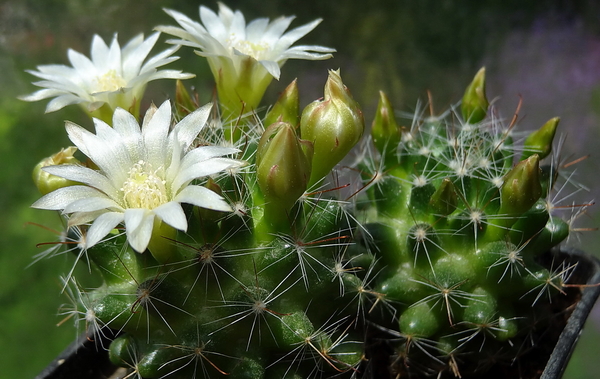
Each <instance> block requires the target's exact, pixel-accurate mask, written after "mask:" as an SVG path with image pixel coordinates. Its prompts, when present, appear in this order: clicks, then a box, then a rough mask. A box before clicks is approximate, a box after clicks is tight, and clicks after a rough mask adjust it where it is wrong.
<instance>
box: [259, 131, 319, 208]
mask: <svg viewBox="0 0 600 379" xmlns="http://www.w3.org/2000/svg"><path fill="white" fill-rule="evenodd" d="M312 156H313V147H312V143H310V142H308V141H304V140H301V139H299V138H298V136H297V135H296V132H295V130H294V127H293V125H291V124H289V123H286V122H277V123H275V124H273V125H271V126H269V127H268V128H267V130H265V132H264V134H263V136H262V137H261V139H260V142H259V144H258V149H257V152H256V169H257V177H258V185H259V186H260V189H261V191H262V193H263V195H264V199H265V202H266V204H267V205H268V207H269V208H270V209H278V210H279V211H278V212H279V213H281V214H285V212H287V211H289V210H290V209H291V208H292V207H293V206H294V204H295V203H296V201H297V200H298V199H299V198H300V196H302V194H303V193H304V191H305V190H306V188H307V186H308V180H309V178H310V171H311V161H312Z"/></svg>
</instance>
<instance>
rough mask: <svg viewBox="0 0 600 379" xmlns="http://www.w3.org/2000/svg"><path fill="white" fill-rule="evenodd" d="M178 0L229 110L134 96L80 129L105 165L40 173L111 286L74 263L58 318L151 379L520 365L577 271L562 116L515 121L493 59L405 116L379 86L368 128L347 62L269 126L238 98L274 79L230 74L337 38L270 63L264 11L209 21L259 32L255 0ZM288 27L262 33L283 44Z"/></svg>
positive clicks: (285, 101)
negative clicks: (94, 281) (537, 123)
mask: <svg viewBox="0 0 600 379" xmlns="http://www.w3.org/2000/svg"><path fill="white" fill-rule="evenodd" d="M168 13H169V14H170V15H171V16H173V17H174V18H175V19H176V20H177V21H178V23H180V25H181V26H182V27H184V29H185V30H184V29H179V28H175V27H164V26H163V27H160V28H159V29H160V30H161V31H163V32H166V33H169V34H173V35H175V36H177V37H179V38H181V40H176V41H173V42H174V43H181V44H184V45H185V44H187V45H191V46H194V47H198V48H201V49H202V53H201V55H206V56H208V57H209V58H210V59H211V68H212V69H213V72H214V73H215V76H216V79H217V81H218V83H219V86H218V88H217V89H218V95H219V99H220V100H221V99H223V101H224V103H218V104H214V105H207V106H200V105H199V104H196V102H195V101H194V100H193V96H190V94H189V93H188V92H187V90H186V88H185V86H184V85H183V84H182V83H181V82H178V83H177V95H176V97H175V99H176V100H175V103H174V104H171V103H170V102H165V103H163V104H162V105H160V106H159V107H155V106H152V107H150V108H149V110H148V111H147V112H146V115H145V117H144V118H143V121H142V126H141V127H140V125H139V123H138V122H137V120H136V118H137V115H135V114H133V115H132V114H131V113H129V112H128V111H127V110H124V109H121V108H117V109H116V110H115V111H114V113H113V114H112V118H110V119H106V118H105V119H104V121H101V120H98V119H95V120H94V126H95V133H91V132H89V131H86V130H85V129H84V128H82V127H80V126H77V125H74V124H72V123H67V127H66V129H67V132H68V134H69V137H70V139H71V141H72V142H73V143H74V144H75V145H76V147H77V148H78V149H79V151H80V152H81V153H83V155H85V156H86V157H87V158H88V160H87V161H86V160H85V159H83V158H82V159H81V160H80V161H78V160H76V159H75V158H73V157H72V155H73V153H74V151H75V148H74V147H71V148H69V150H68V151H69V154H70V157H69V159H63V160H61V159H54V160H50V162H52V163H50V164H54V166H49V163H41V164H40V165H38V167H36V170H35V180H36V184H37V185H38V187H40V188H45V190H44V197H42V198H41V199H40V200H38V201H37V202H36V203H35V204H34V207H37V208H42V209H51V210H58V211H61V213H62V214H63V215H65V217H66V219H67V221H68V222H67V230H66V231H65V238H67V239H70V240H73V241H75V242H76V247H75V248H72V249H71V250H72V251H73V252H74V253H75V255H76V257H77V261H78V262H82V261H86V262H89V265H90V273H91V274H93V275H96V276H98V277H100V278H101V279H102V284H101V285H99V286H98V287H97V288H94V289H84V288H83V287H82V285H80V284H79V283H78V280H77V278H76V277H75V275H74V274H73V271H71V272H70V273H68V274H67V275H66V276H64V277H63V283H64V289H65V291H66V292H67V293H68V294H70V296H69V297H70V298H71V299H72V302H73V304H71V307H65V308H64V309H63V311H64V313H65V315H67V316H71V317H73V318H74V320H75V322H76V323H77V324H82V323H83V324H85V329H86V332H87V334H88V337H89V338H90V339H94V338H96V337H97V335H98V334H99V333H103V330H104V328H106V327H108V328H111V329H113V330H115V331H117V332H119V334H120V335H119V337H117V338H116V339H115V340H114V341H112V343H111V344H110V346H106V348H107V349H108V350H109V354H110V359H111V360H112V362H113V363H114V364H116V365H118V366H122V367H125V368H127V369H128V370H129V372H130V374H129V375H130V376H132V377H133V376H135V377H140V378H162V377H172V378H204V377H206V378H208V377H211V378H215V377H221V376H224V375H227V376H228V377H231V378H283V377H286V378H308V377H329V376H333V377H347V378H359V377H368V375H371V376H373V375H375V376H376V377H383V376H384V375H387V376H389V377H404V375H408V376H410V377H415V376H419V375H423V376H437V377H469V376H470V375H473V374H477V375H479V374H481V373H482V372H485V370H486V369H488V368H489V367H493V365H494V364H499V365H517V364H518V362H519V359H520V358H521V357H522V356H524V354H526V353H527V352H528V351H529V350H530V349H532V348H533V347H534V346H535V345H536V344H537V343H538V338H540V336H541V335H543V334H544V332H545V331H546V330H547V329H548V328H550V327H552V326H553V325H554V324H553V322H554V320H555V319H554V317H553V314H554V311H553V310H554V308H553V307H554V306H555V304H556V303H557V302H558V300H557V298H558V297H559V296H561V294H565V283H566V282H567V280H568V279H569V277H570V275H571V274H572V272H573V270H574V266H572V265H568V264H566V263H564V262H562V261H552V260H550V261H548V260H547V259H546V258H544V257H546V253H547V252H548V251H550V250H551V249H552V248H553V247H555V246H557V245H559V244H560V243H561V242H562V241H564V240H565V239H566V238H567V237H568V236H569V232H570V229H572V226H571V223H572V221H574V219H576V218H577V216H578V215H579V214H581V213H582V212H584V211H585V208H586V206H587V205H582V206H577V207H574V208H573V209H574V211H573V212H575V213H574V215H573V216H571V218H567V219H566V220H564V219H562V218H561V216H560V214H559V211H560V210H561V209H562V208H561V207H560V205H559V204H557V201H556V200H555V199H556V197H558V196H560V197H562V196H563V194H562V193H561V192H562V191H563V188H564V186H566V185H570V184H571V183H570V182H569V180H565V179H564V178H565V177H567V178H568V176H565V173H564V172H563V169H562V166H561V164H560V163H561V162H560V160H559V157H558V153H556V152H553V150H552V146H553V139H554V135H555V131H556V127H557V125H558V119H556V118H554V119H551V120H550V121H549V122H548V123H547V124H545V125H544V126H542V127H541V128H540V129H539V130H537V131H534V132H533V133H529V134H522V133H519V132H517V131H516V128H515V125H516V123H515V121H516V119H513V121H512V122H511V123H510V124H508V125H505V124H504V123H503V122H502V121H501V119H499V118H498V116H497V114H496V113H495V112H494V109H493V107H491V106H490V105H489V103H488V101H487V98H486V95H485V71H484V70H481V71H480V72H479V73H478V74H477V75H476V77H475V79H474V80H473V82H472V83H471V84H470V85H469V86H468V87H467V90H466V92H465V95H464V97H463V99H462V106H461V107H460V108H459V107H456V108H455V107H453V108H451V109H449V110H448V111H447V112H444V113H442V114H441V115H435V114H429V115H426V114H424V113H423V112H420V111H417V112H416V113H415V114H413V115H412V116H411V118H409V119H408V123H409V125H410V126H408V127H404V126H401V125H403V123H402V122H399V120H398V119H396V116H395V112H394V110H393V109H392V106H391V103H390V101H389V99H388V98H387V96H386V95H385V94H383V93H382V94H381V98H380V103H379V106H378V108H377V111H376V114H375V115H374V117H373V119H374V121H373V124H372V127H371V129H370V131H371V133H370V134H368V133H365V124H364V120H363V114H362V111H361V109H360V106H359V105H358V103H357V102H356V101H355V100H354V99H353V98H352V95H351V94H350V91H349V90H348V89H347V88H346V87H345V85H344V84H343V82H342V79H341V74H340V71H339V70H338V71H330V72H329V78H328V80H327V82H326V84H325V89H324V97H323V99H321V100H316V101H315V102H313V103H311V104H309V105H308V106H306V107H305V108H304V110H302V111H300V107H299V104H298V98H299V96H298V88H297V86H296V82H293V83H292V84H291V85H290V86H289V87H288V88H287V89H286V90H285V91H284V93H283V94H282V96H281V98H280V99H279V100H278V102H277V103H276V104H274V105H273V107H272V108H271V109H270V110H269V112H268V113H267V114H266V115H264V118H262V119H263V120H267V121H266V123H265V124H263V122H261V118H260V117H259V116H260V113H258V112H254V113H252V114H250V116H248V114H244V113H243V112H244V110H243V108H244V107H243V106H242V107H241V109H240V107H239V106H238V105H236V107H235V110H234V111H232V109H231V108H232V107H233V104H234V103H235V102H236V100H235V99H233V98H234V95H233V94H235V96H240V99H239V100H240V101H241V102H242V103H243V102H244V101H245V98H244V96H250V98H249V99H248V101H249V103H248V104H251V105H252V106H251V109H249V110H250V111H255V109H254V107H256V104H258V101H257V98H258V99H259V100H260V98H261V97H262V93H263V91H264V88H263V87H265V86H266V84H265V86H263V85H261V86H259V87H260V88H258V89H256V91H255V92H253V88H254V87H253V85H252V82H250V84H248V83H246V82H244V81H243V80H242V79H243V75H242V74H243V72H245V71H242V74H240V73H237V74H236V75H238V74H239V75H241V76H239V77H238V76H236V75H233V74H231V73H229V74H227V71H226V70H224V71H221V70H220V69H218V67H216V66H217V65H218V64H224V65H226V67H227V69H228V70H232V69H234V68H237V69H239V68H240V66H239V65H242V66H243V65H247V66H243V67H245V70H259V71H260V72H261V75H263V76H264V77H263V76H261V78H262V79H261V83H267V84H268V82H269V81H270V79H271V78H272V77H278V73H279V68H280V67H281V65H282V64H283V61H285V59H288V58H297V57H305V58H311V59H323V58H326V57H328V55H327V54H320V53H329V52H331V51H332V50H331V49H328V48H323V47H315V46H311V47H300V46H299V47H298V49H296V50H294V51H292V49H293V48H291V49H289V50H287V51H286V52H285V54H283V55H282V57H283V58H281V59H279V60H278V59H275V58H273V59H267V58H271V57H270V56H267V55H265V56H263V57H259V56H258V55H255V53H256V52H257V51H263V50H260V49H265V48H266V46H267V45H268V43H267V42H268V41H270V40H269V39H267V38H265V39H264V40H252V39H251V37H252V38H256V32H257V30H254V29H257V28H258V26H257V25H258V24H259V23H256V24H250V25H254V27H253V28H254V29H253V32H254V34H252V36H250V34H248V37H247V38H248V39H247V40H244V41H241V42H240V41H237V42H236V43H237V45H236V46H237V47H235V46H234V47H231V46H229V47H228V48H229V49H230V50H228V54H229V53H230V52H231V51H234V52H235V54H233V55H225V54H221V55H219V54H220V53H218V52H215V51H208V50H210V49H211V48H214V49H216V48H215V47H214V46H213V45H214V44H217V43H223V41H219V40H218V39H216V38H213V37H212V36H210V33H211V32H213V31H214V30H211V27H212V28H215V25H217V24H218V23H219V22H224V21H223V20H225V21H227V22H229V23H238V26H240V25H242V26H245V25H244V20H243V16H241V19H240V15H241V14H240V13H239V12H235V13H234V12H232V11H231V10H230V9H229V8H227V7H226V6H224V5H223V4H220V13H219V15H218V16H217V15H216V14H214V13H213V12H212V11H210V10H208V9H207V8H204V7H201V12H200V13H201V17H202V20H203V23H204V27H206V29H205V28H204V27H203V26H201V25H200V24H197V23H195V22H193V21H191V20H190V19H188V18H187V17H185V16H183V15H180V14H179V13H177V12H175V11H168ZM219 20H220V21H219ZM240 20H241V21H240ZM282 20H284V21H282ZM290 21H291V19H280V20H277V21H275V22H274V23H273V24H269V25H271V27H272V29H268V28H267V24H268V21H265V20H261V21H260V25H261V27H262V29H265V28H266V29H265V33H267V34H268V33H279V34H278V35H277V36H276V37H280V36H281V34H282V33H283V30H284V29H285V27H287V25H288V24H289V22H290ZM227 22H225V24H224V25H225V26H228V27H230V26H231V25H229V24H227ZM240 23H241V24H240ZM193 25H196V29H195V32H196V33H199V35H201V36H202V37H203V38H204V39H201V38H199V37H198V36H194V35H193V32H194V31H193V30H191V29H193V27H192V26H193ZM219 25H221V24H219ZM250 25H248V28H250ZM273 25H276V27H275V26H273ZM198 26H199V28H198ZM282 26H285V27H283V28H282ZM315 26H316V23H311V24H308V25H307V26H305V27H300V28H298V29H295V30H293V31H291V32H289V33H290V34H292V35H291V36H289V35H288V34H286V35H287V36H288V38H287V39H286V38H285V37H286V35H284V36H283V37H282V39H284V40H285V43H283V42H282V43H283V44H284V45H285V46H284V48H285V49H287V48H288V47H289V46H290V45H291V43H293V42H294V41H295V40H296V39H298V38H299V37H301V36H302V35H304V34H306V33H307V32H308V31H310V30H311V29H312V28H314V27H315ZM238 29H239V28H238ZM258 29H260V28H258ZM262 29H261V30H262ZM275 29H277V31H275ZM271 37H273V36H271ZM211 38H212V39H211ZM240 38H241V37H240ZM186 40H191V41H192V42H188V43H186V42H185V41H186ZM292 40H293V41H292ZM290 41H291V42H290ZM259 42H260V43H259ZM261 43H263V44H262V45H261ZM259 45H260V46H259ZM240 46H243V47H244V48H245V50H239V51H238V50H236V49H241V47H240ZM257 46H258V47H257ZM221 47H222V46H221ZM259 47H260V49H258V48H259ZM267 47H268V46H267ZM253 48H255V49H258V50H252V49H253ZM306 50H312V52H307V51H306ZM207 51H208V52H207ZM219 51H220V50H219ZM170 52H171V50H169V53H170ZM256 54H258V53H256ZM240 57H241V58H240ZM265 57H266V58H265ZM238 58H239V62H238V61H236V59H238ZM261 59H263V60H261ZM274 65H276V66H277V67H276V68H277V69H276V70H275V66H274ZM213 66H215V67H216V68H215V67H213ZM263 71H264V72H263ZM274 72H275V73H276V74H277V76H275V75H274V74H273V73H274ZM223 75H233V76H232V77H227V78H223ZM269 75H270V76H269ZM240 78H242V79H240ZM265 78H266V79H265ZM228 81H234V82H235V83H234V84H231V87H227V85H228V84H227V83H228ZM240 88H241V89H243V90H241V89H240ZM223 104H224V105H223ZM137 106H139V105H137ZM137 106H134V107H132V108H131V109H137ZM219 107H226V108H227V107H229V108H228V109H226V110H225V111H224V112H223V113H222V114H223V116H220V115H219V112H216V110H218V109H219ZM236 112H237V115H234V114H235V113H236ZM232 117H233V118H232ZM105 121H106V122H105ZM109 124H110V126H109ZM353 149H354V150H353ZM354 152H355V153H354ZM61 154H64V153H61ZM61 156H62V155H61ZM44 162H48V161H44ZM342 162H343V163H342ZM559 168H560V170H559ZM52 190H54V191H53V192H51V191H52ZM557 194H558V195H557ZM57 253H58V252H57V250H56V249H54V248H53V249H51V250H50V251H48V252H47V253H46V254H45V255H54V254H57ZM544 259H546V260H544ZM548 262H549V263H548ZM76 264H77V263H76Z"/></svg>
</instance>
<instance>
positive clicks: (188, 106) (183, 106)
mask: <svg viewBox="0 0 600 379" xmlns="http://www.w3.org/2000/svg"><path fill="white" fill-rule="evenodd" d="M198 108H199V106H198V104H197V102H194V99H192V97H191V96H190V93H189V92H188V90H187V89H186V88H185V86H184V85H183V82H182V81H181V80H179V79H178V80H177V82H176V84H175V109H176V111H177V115H178V116H179V117H181V118H183V117H185V116H187V115H188V114H190V113H192V112H193V111H195V110H196V109H198Z"/></svg>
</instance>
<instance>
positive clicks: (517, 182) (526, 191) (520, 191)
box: [500, 154, 542, 217]
mask: <svg viewBox="0 0 600 379" xmlns="http://www.w3.org/2000/svg"><path fill="white" fill-rule="evenodd" d="M539 163H540V158H539V156H538V155H537V154H534V155H532V156H531V157H529V158H527V159H526V160H524V161H521V162H519V163H517V165H516V166H515V167H513V169H512V170H511V171H509V172H508V173H507V174H506V176H505V177H504V184H503V185H502V188H501V189H500V201H501V205H500V213H501V214H503V215H506V216H509V217H515V216H519V215H521V214H522V213H524V212H526V211H528V210H529V208H531V207H532V206H533V204H535V202H536V201H538V199H539V198H540V196H542V185H541V183H540V164H539Z"/></svg>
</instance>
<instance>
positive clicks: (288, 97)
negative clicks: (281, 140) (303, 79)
mask: <svg viewBox="0 0 600 379" xmlns="http://www.w3.org/2000/svg"><path fill="white" fill-rule="evenodd" d="M299 109H300V100H299V97H298V81H297V80H296V79H294V81H293V82H291V83H290V85H288V86H287V88H286V89H285V90H284V91H283V93H282V94H281V95H280V96H279V99H277V102H276V103H275V104H274V105H273V107H272V108H271V109H270V110H269V113H267V115H266V116H265V119H264V120H263V124H264V125H271V124H274V123H276V122H288V123H290V124H292V125H294V126H296V125H298V119H299V112H300V110H299Z"/></svg>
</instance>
